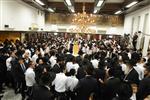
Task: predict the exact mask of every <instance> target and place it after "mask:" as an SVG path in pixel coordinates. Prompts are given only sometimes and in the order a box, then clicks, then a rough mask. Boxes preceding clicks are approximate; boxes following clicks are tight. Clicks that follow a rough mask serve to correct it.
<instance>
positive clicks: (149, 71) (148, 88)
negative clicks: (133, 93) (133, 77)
mask: <svg viewBox="0 0 150 100" xmlns="http://www.w3.org/2000/svg"><path fill="white" fill-rule="evenodd" d="M148 95H150V66H146V70H145V78H144V79H143V80H141V82H140V84H139V89H138V93H137V100H144V98H146V97H147V96H148Z"/></svg>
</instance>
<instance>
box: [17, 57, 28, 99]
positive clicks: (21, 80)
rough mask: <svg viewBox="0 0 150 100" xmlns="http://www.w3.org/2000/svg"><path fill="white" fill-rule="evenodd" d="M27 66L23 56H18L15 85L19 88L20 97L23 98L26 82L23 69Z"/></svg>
mask: <svg viewBox="0 0 150 100" xmlns="http://www.w3.org/2000/svg"><path fill="white" fill-rule="evenodd" d="M26 69H27V67H26V65H25V63H24V59H23V58H19V59H18V64H17V65H16V69H15V70H16V78H17V85H18V86H17V87H18V89H19V91H20V92H21V95H22V99H24V98H25V89H26V82H25V74H24V73H25V71H26ZM15 92H16V93H17V92H18V90H16V91H15Z"/></svg>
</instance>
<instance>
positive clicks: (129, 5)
mask: <svg viewBox="0 0 150 100" xmlns="http://www.w3.org/2000/svg"><path fill="white" fill-rule="evenodd" d="M137 3H138V1H133V2H131V3H130V4H128V5H126V8H130V7H132V6H133V5H135V4H137Z"/></svg>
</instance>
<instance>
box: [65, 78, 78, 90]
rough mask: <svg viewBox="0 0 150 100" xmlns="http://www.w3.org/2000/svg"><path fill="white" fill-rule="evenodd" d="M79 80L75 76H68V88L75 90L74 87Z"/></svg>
mask: <svg viewBox="0 0 150 100" xmlns="http://www.w3.org/2000/svg"><path fill="white" fill-rule="evenodd" d="M78 82H79V80H78V79H77V78H76V77H75V76H69V77H68V78H67V89H68V90H70V91H73V89H74V88H75V87H76V86H77V84H78Z"/></svg>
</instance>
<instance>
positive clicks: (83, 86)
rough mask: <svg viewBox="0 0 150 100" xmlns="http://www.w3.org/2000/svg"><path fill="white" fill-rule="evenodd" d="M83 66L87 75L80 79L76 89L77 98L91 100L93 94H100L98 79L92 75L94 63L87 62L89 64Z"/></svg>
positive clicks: (78, 99)
mask: <svg viewBox="0 0 150 100" xmlns="http://www.w3.org/2000/svg"><path fill="white" fill-rule="evenodd" d="M83 67H84V70H85V72H86V76H85V77H84V78H82V79H81V80H79V83H78V85H77V87H76V89H75V91H77V99H76V100H89V98H90V97H91V95H92V96H93V97H94V96H96V95H97V94H98V90H97V89H98V83H97V80H96V79H95V78H93V77H92V74H93V70H94V69H93V66H92V63H90V62H87V64H86V65H84V66H83ZM93 94H94V95H93Z"/></svg>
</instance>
